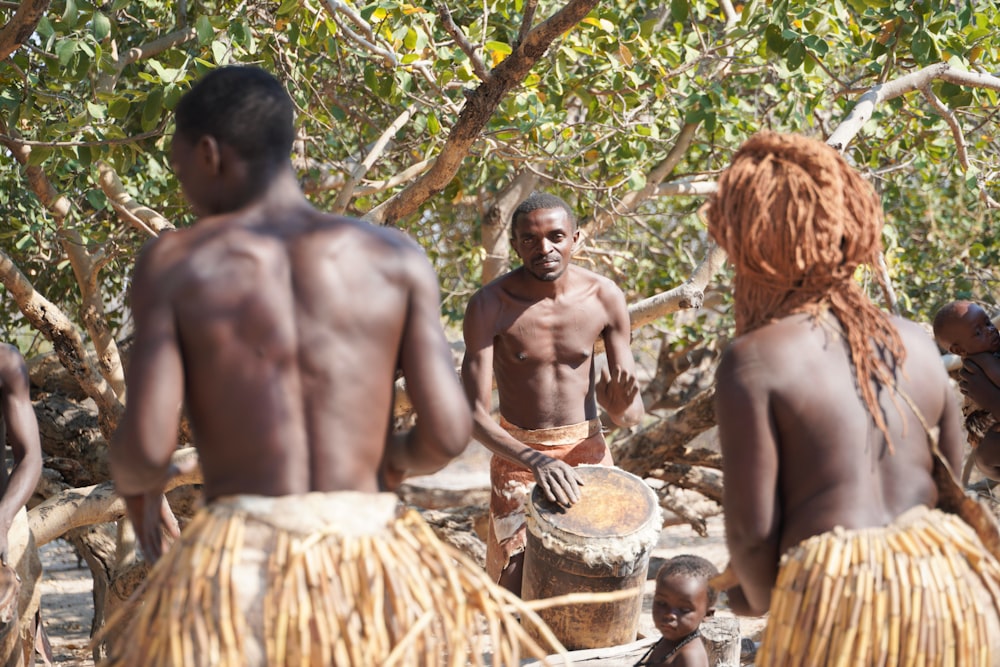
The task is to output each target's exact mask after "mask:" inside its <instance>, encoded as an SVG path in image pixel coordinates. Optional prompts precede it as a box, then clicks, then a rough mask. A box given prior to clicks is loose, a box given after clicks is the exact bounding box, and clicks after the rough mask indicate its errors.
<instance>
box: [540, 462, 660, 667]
mask: <svg viewBox="0 0 1000 667" xmlns="http://www.w3.org/2000/svg"><path fill="white" fill-rule="evenodd" d="M576 471H577V473H578V474H579V475H580V477H581V478H582V479H583V481H584V486H583V487H582V488H581V489H580V500H579V501H578V502H577V503H576V504H574V505H573V506H572V507H568V508H566V507H563V506H561V505H558V504H556V503H551V502H549V501H548V500H546V499H545V496H544V494H543V493H542V491H541V489H540V488H538V487H537V486H536V487H535V489H534V490H533V491H532V493H531V497H530V498H529V500H528V504H527V524H528V537H527V544H526V546H525V554H524V578H523V584H522V589H521V590H522V596H523V598H524V599H525V600H537V599H541V598H549V597H555V596H559V595H566V594H568V593H594V592H611V591H624V590H627V589H635V594H634V595H632V596H629V597H627V598H625V599H619V600H615V601H613V602H597V603H584V604H572V605H561V606H558V607H552V608H549V609H543V610H540V611H539V615H540V616H541V617H542V618H543V619H544V620H545V622H546V623H547V624H548V625H549V627H550V628H552V631H553V632H554V633H555V635H556V637H558V638H559V640H560V641H561V642H562V643H563V645H564V646H565V647H566V648H567V649H569V650H571V651H572V650H577V649H585V648H600V647H604V646H616V645H619V644H627V643H629V642H631V641H634V640H635V638H636V633H637V631H638V628H639V617H640V614H641V613H642V590H643V585H644V582H645V580H646V572H647V570H648V569H649V554H650V551H651V550H652V549H653V547H654V546H656V543H657V541H658V539H659V537H660V530H661V528H662V525H663V519H662V516H661V514H660V506H659V503H658V502H657V498H656V494H655V493H654V492H653V490H652V489H650V488H649V487H648V486H647V485H646V484H645V483H644V482H643V481H642V480H641V479H640V478H638V477H636V476H635V475H633V474H631V473H628V472H625V471H624V470H621V469H620V468H612V467H606V466H580V467H578V468H576Z"/></svg>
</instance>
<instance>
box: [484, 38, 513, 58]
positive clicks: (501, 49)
mask: <svg viewBox="0 0 1000 667" xmlns="http://www.w3.org/2000/svg"><path fill="white" fill-rule="evenodd" d="M483 48H485V49H486V50H487V51H492V52H496V53H502V54H503V55H505V56H509V55H510V54H512V53H513V52H514V49H512V48H511V46H510V44H505V43H504V42H495V41H492V40H488V41H487V42H486V43H485V44H483Z"/></svg>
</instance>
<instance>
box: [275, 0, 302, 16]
mask: <svg viewBox="0 0 1000 667" xmlns="http://www.w3.org/2000/svg"><path fill="white" fill-rule="evenodd" d="M298 8H299V0H284V2H282V3H281V6H280V7H278V16H285V15H286V14H291V13H292V12H294V11H295V10H297V9H298Z"/></svg>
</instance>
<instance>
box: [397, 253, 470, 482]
mask: <svg viewBox="0 0 1000 667" xmlns="http://www.w3.org/2000/svg"><path fill="white" fill-rule="evenodd" d="M407 252H408V253H410V254H409V255H408V256H407V258H406V260H405V261H407V262H408V263H409V264H410V266H409V273H410V274H411V278H412V290H411V294H410V302H409V307H408V309H407V316H406V322H405V324H404V327H403V339H402V342H401V349H400V353H399V363H400V368H401V369H402V371H403V375H404V376H405V377H406V388H407V392H408V394H409V396H410V401H411V402H412V404H413V408H414V410H415V411H416V413H417V423H416V425H415V426H414V427H413V428H412V429H410V431H409V432H407V433H406V434H402V435H394V434H390V438H389V440H388V442H387V443H386V451H385V454H384V457H383V468H384V469H385V474H386V475H387V477H388V478H391V480H392V483H391V484H390V486H395V484H396V483H398V482H399V481H401V480H402V478H403V477H404V476H406V475H416V474H428V473H432V472H434V471H436V470H439V469H440V468H442V467H444V466H445V465H446V464H447V463H448V462H449V461H451V460H452V459H453V458H455V457H456V456H458V455H459V454H461V453H462V452H463V451H465V448H466V446H467V445H468V444H469V439H470V433H471V430H472V420H471V416H470V414H469V406H468V404H467V403H466V401H465V396H464V395H463V393H462V387H461V385H460V384H459V381H458V377H457V376H456V373H455V366H454V363H453V362H452V357H451V350H450V349H449V347H448V341H447V339H446V338H445V335H444V331H443V330H442V328H441V301H440V290H439V287H438V281H437V276H436V275H435V273H434V270H433V268H432V267H431V265H430V263H429V262H428V261H427V259H426V257H425V256H424V254H423V252H422V251H420V250H418V249H417V247H416V246H414V247H413V249H412V250H408V251H407Z"/></svg>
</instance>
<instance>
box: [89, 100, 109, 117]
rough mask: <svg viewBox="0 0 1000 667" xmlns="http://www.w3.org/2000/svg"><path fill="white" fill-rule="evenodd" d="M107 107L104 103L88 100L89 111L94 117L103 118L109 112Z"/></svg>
mask: <svg viewBox="0 0 1000 667" xmlns="http://www.w3.org/2000/svg"><path fill="white" fill-rule="evenodd" d="M107 111H108V109H107V107H105V106H104V105H103V104H98V103H96V102H87V113H89V114H90V116H91V117H92V118H95V119H98V120H101V119H103V118H104V116H105V114H107Z"/></svg>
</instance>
